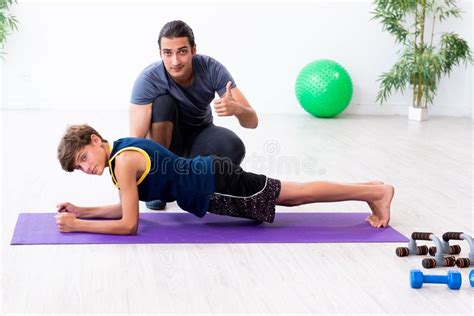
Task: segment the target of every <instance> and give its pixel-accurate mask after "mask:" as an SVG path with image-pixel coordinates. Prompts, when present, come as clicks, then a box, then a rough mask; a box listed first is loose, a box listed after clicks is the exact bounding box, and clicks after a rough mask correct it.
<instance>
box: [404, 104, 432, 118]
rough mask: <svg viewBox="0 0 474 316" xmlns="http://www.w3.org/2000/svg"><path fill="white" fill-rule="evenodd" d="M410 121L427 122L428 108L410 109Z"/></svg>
mask: <svg viewBox="0 0 474 316" xmlns="http://www.w3.org/2000/svg"><path fill="white" fill-rule="evenodd" d="M408 119H409V120H410V121H418V122H421V121H426V120H427V119H428V108H415V107H414V106H409V107H408Z"/></svg>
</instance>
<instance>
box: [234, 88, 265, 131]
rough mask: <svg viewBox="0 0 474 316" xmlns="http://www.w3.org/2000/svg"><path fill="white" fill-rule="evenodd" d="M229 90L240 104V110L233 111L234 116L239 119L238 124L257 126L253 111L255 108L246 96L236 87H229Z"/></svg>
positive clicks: (255, 114)
mask: <svg viewBox="0 0 474 316" xmlns="http://www.w3.org/2000/svg"><path fill="white" fill-rule="evenodd" d="M230 91H231V94H232V96H233V97H234V100H235V102H237V104H239V105H240V107H239V108H240V111H237V113H235V117H237V119H238V120H239V123H240V125H241V126H242V127H245V128H257V126H258V117H257V112H255V110H254V109H253V108H252V107H251V106H250V103H249V101H248V100H247V98H246V97H245V96H244V94H243V93H242V92H241V91H240V89H239V88H237V87H235V88H234V89H231V90H230Z"/></svg>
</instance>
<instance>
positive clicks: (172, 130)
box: [130, 21, 258, 209]
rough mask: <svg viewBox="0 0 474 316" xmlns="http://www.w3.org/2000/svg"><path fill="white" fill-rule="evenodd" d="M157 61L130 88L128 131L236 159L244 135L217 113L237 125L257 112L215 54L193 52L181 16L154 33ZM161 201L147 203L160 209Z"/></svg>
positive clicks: (254, 120)
mask: <svg viewBox="0 0 474 316" xmlns="http://www.w3.org/2000/svg"><path fill="white" fill-rule="evenodd" d="M158 46H159V48H160V56H161V59H162V60H161V61H158V62H155V63H153V64H151V65H149V66H148V67H146V68H145V69H144V70H143V71H142V73H141V74H140V75H139V76H138V78H137V80H136V81H135V85H134V87H133V92H132V97H131V104H130V135H131V136H132V137H142V138H143V137H148V138H151V139H153V140H154V141H156V142H158V143H160V144H161V145H163V146H164V147H166V148H169V149H170V150H171V151H172V152H174V153H175V154H177V155H178V156H183V157H195V156H197V155H205V156H207V155H216V156H220V157H227V158H229V159H231V160H232V162H233V163H234V164H237V165H238V164H240V163H241V162H242V160H243V158H244V156H245V146H244V144H243V142H242V140H241V139H240V138H239V137H238V136H237V135H236V134H235V133H234V132H232V131H230V130H229V129H226V128H223V127H219V126H215V125H214V124H213V117H212V112H211V108H210V103H211V102H212V101H213V100H214V97H215V93H216V92H217V93H218V95H219V96H220V98H218V99H217V100H215V101H214V102H213V103H214V109H215V112H216V113H217V115H218V116H235V117H236V118H237V119H238V120H239V123H240V125H241V126H243V127H245V128H256V127H257V125H258V117H257V114H256V112H255V110H254V109H252V107H251V106H250V104H249V102H248V101H247V99H246V98H245V96H244V95H243V93H242V92H241V91H240V90H239V88H237V86H236V84H235V82H234V80H233V78H232V76H231V74H230V73H229V72H228V71H227V69H226V68H225V67H224V66H223V65H222V64H220V63H219V62H218V61H216V60H215V59H213V58H211V57H208V56H204V55H198V54H196V44H195V42H194V34H193V31H192V29H191V28H190V27H189V26H188V25H187V24H186V23H184V22H183V21H171V22H168V23H166V24H165V25H164V26H163V28H162V29H161V31H160V35H159V37H158ZM164 206H165V203H164V202H162V201H152V202H148V203H147V207H148V208H150V209H163V208H164Z"/></svg>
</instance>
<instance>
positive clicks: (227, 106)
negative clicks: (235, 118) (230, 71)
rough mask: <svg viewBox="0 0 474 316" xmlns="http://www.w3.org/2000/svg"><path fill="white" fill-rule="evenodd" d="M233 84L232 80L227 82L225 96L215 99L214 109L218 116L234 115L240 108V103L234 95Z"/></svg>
mask: <svg viewBox="0 0 474 316" xmlns="http://www.w3.org/2000/svg"><path fill="white" fill-rule="evenodd" d="M231 86H232V81H229V82H227V85H226V87H225V94H224V96H223V97H222V98H220V99H217V100H215V101H214V109H215V110H216V114H217V115H218V116H232V115H235V114H237V113H238V111H239V110H240V105H239V104H238V103H237V102H235V99H234V97H233V96H232V91H231Z"/></svg>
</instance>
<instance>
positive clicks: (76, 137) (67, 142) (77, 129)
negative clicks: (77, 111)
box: [58, 124, 107, 172]
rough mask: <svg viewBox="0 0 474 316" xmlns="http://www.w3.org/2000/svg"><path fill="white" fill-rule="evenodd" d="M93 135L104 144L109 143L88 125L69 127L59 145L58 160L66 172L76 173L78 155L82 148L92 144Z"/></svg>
mask: <svg viewBox="0 0 474 316" xmlns="http://www.w3.org/2000/svg"><path fill="white" fill-rule="evenodd" d="M92 134H94V135H96V136H98V137H99V138H100V139H101V140H102V141H103V142H107V140H105V139H103V138H102V136H100V134H99V133H98V132H97V131H96V130H95V129H94V128H92V127H90V126H89V125H87V124H81V125H69V126H68V128H67V129H66V133H65V134H64V136H63V137H62V138H61V141H60V142H59V145H58V159H59V162H60V163H61V167H62V168H63V169H64V170H66V171H67V172H72V171H74V167H75V164H76V155H77V153H78V152H79V151H80V150H81V149H82V148H84V147H85V146H86V145H89V144H90V143H91V142H92V140H91V135H92Z"/></svg>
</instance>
